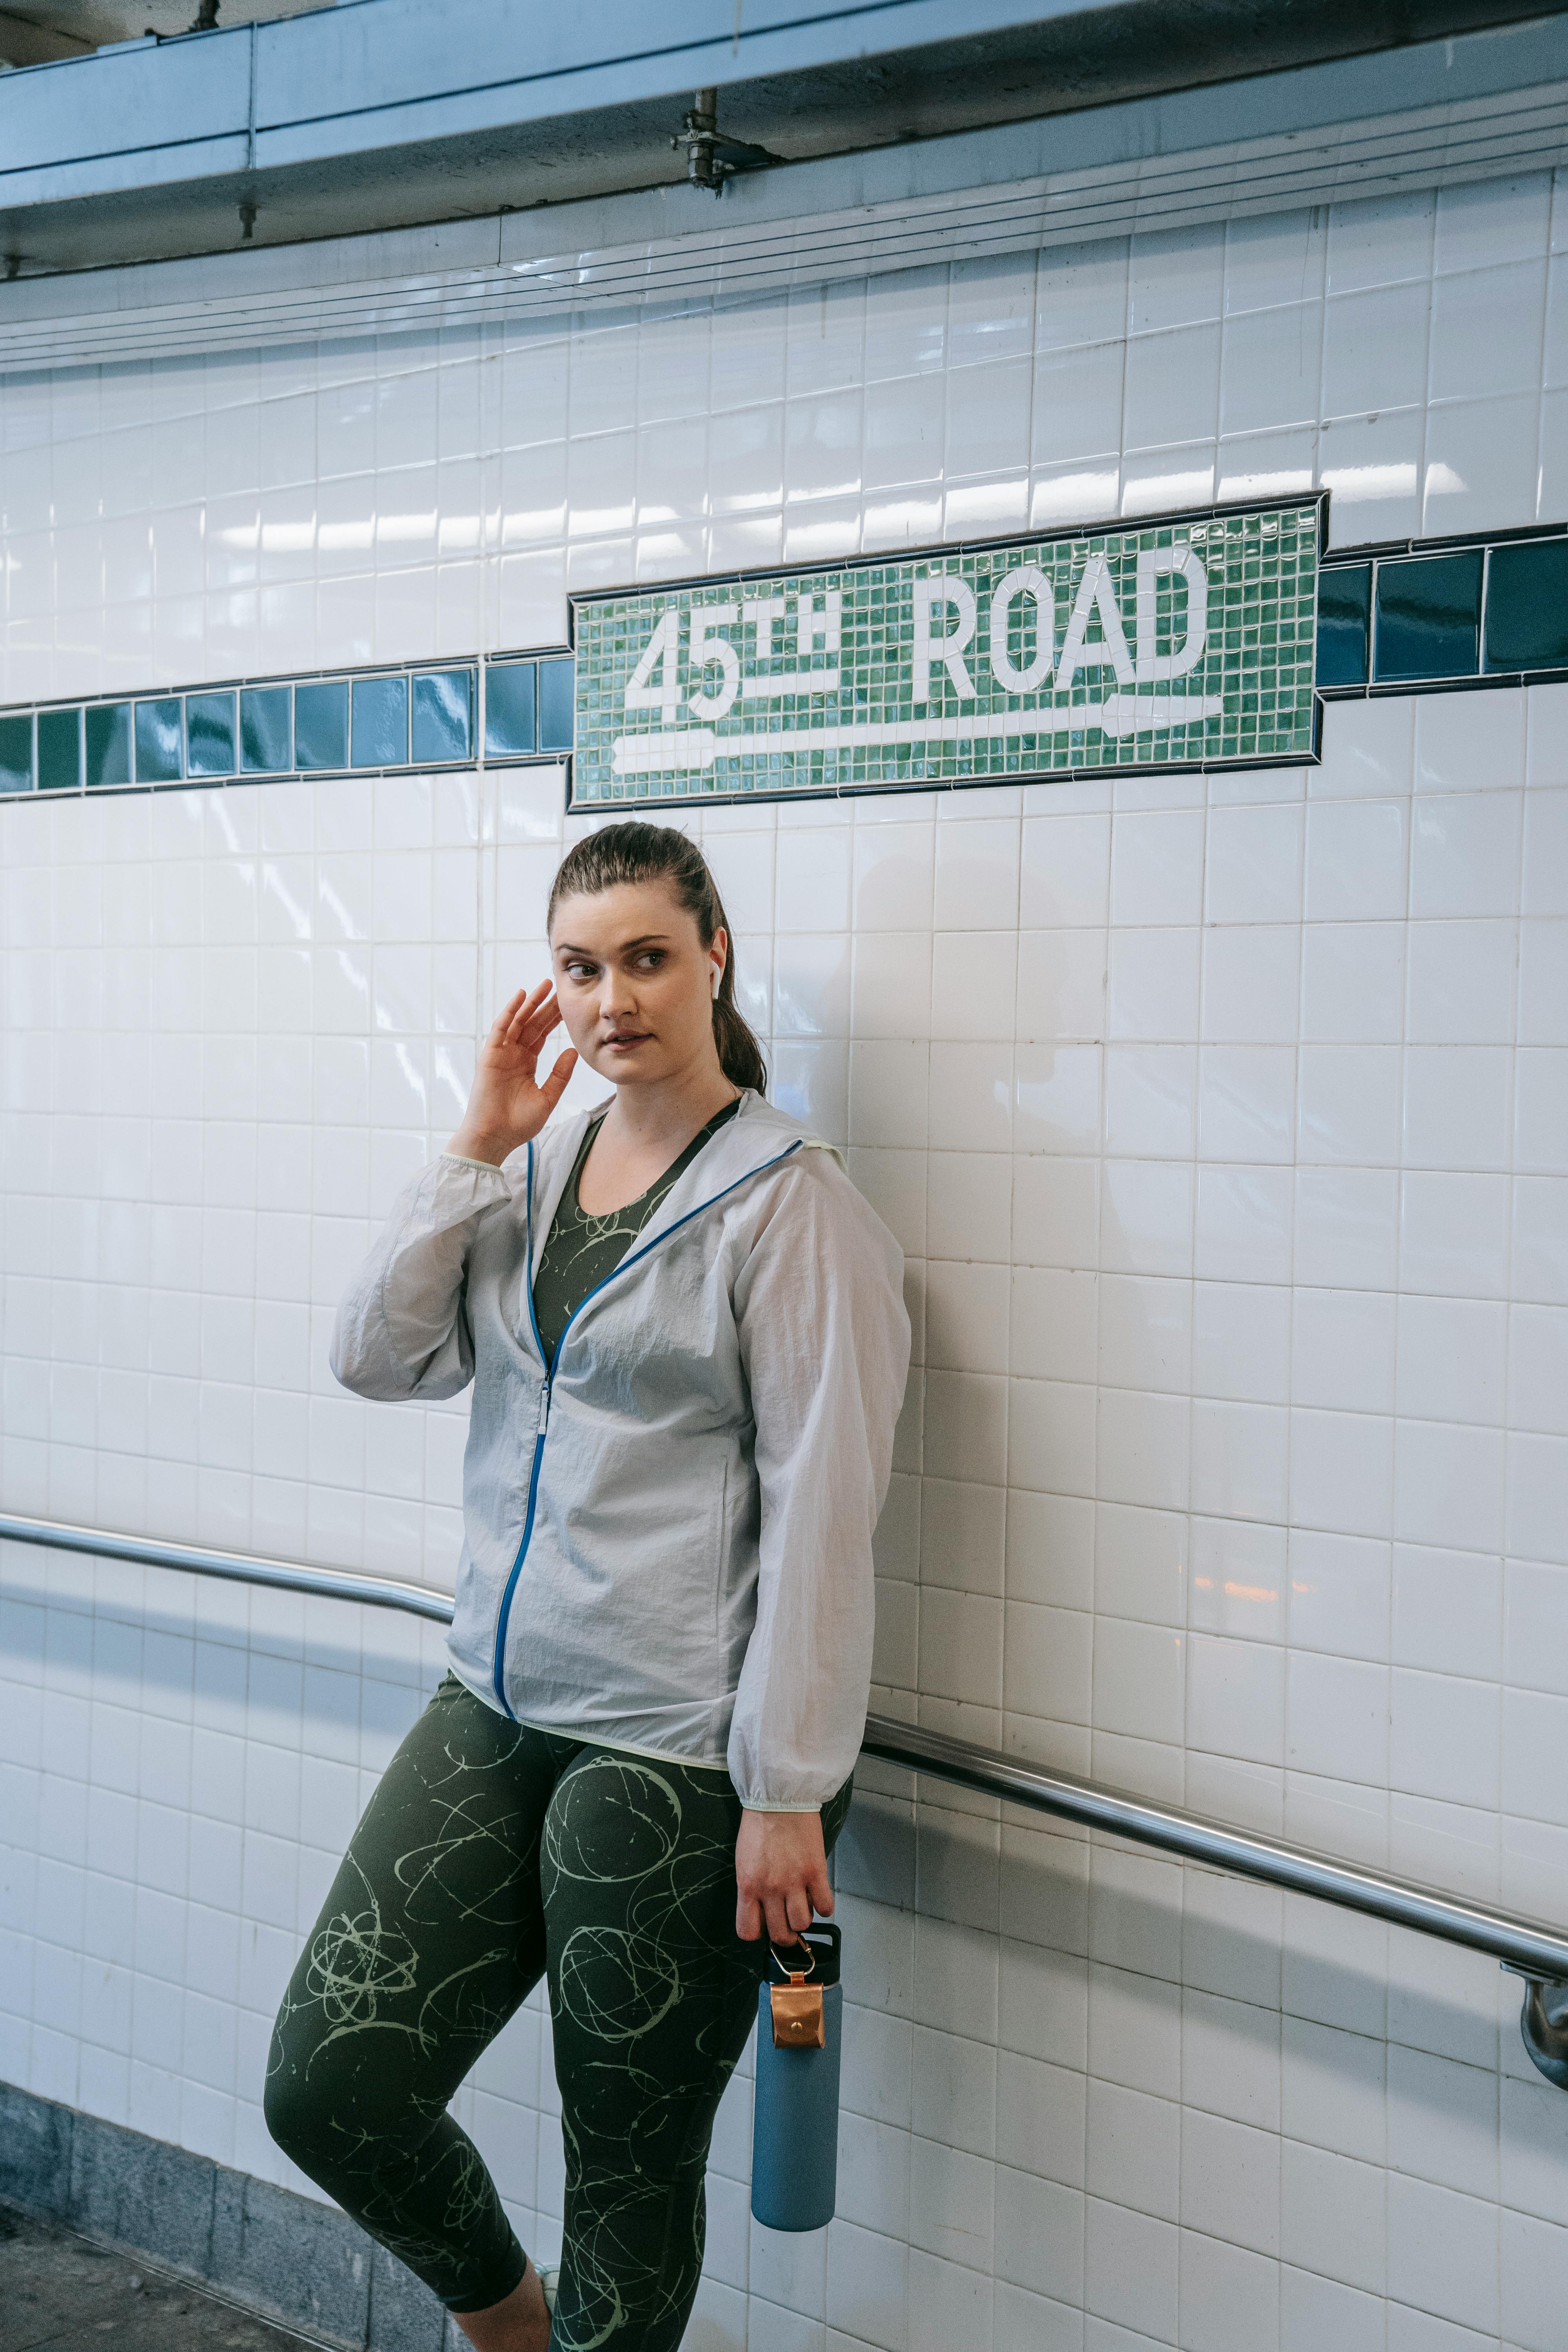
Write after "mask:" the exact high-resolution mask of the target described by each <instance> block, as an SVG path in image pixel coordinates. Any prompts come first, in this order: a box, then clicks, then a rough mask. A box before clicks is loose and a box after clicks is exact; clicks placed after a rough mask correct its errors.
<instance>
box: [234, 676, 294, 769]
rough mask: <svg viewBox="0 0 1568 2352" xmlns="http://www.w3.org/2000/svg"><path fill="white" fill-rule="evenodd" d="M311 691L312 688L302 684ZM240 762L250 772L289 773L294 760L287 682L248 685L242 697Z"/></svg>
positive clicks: (241, 766)
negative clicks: (290, 738)
mask: <svg viewBox="0 0 1568 2352" xmlns="http://www.w3.org/2000/svg"><path fill="white" fill-rule="evenodd" d="M300 691H301V692H302V693H308V692H309V691H310V689H309V688H301V689H300ZM239 764H240V769H241V771H242V772H243V773H244V774H246V775H247V776H279V775H285V774H287V772H288V771H289V769H290V768H291V767H292V766H293V764H294V749H293V745H292V744H291V742H290V741H289V689H288V688H287V687H286V686H247V688H245V690H244V692H243V693H242V694H241V696H240V698H239Z"/></svg>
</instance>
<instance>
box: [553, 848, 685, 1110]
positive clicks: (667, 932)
mask: <svg viewBox="0 0 1568 2352" xmlns="http://www.w3.org/2000/svg"><path fill="white" fill-rule="evenodd" d="M550 952H551V961H552V964H553V966H554V973H555V994H556V999H557V1001H558V1003H559V1004H560V1006H561V1014H562V1018H563V1021H564V1022H565V1024H566V1034H567V1035H568V1036H569V1037H570V1038H571V1040H572V1043H573V1044H574V1045H575V1047H576V1048H577V1051H578V1053H579V1054H580V1055H582V1057H583V1059H584V1061H585V1062H586V1063H587V1064H588V1065H589V1066H590V1067H591V1068H593V1069H595V1070H597V1071H598V1073H599V1076H601V1077H602V1078H608V1079H609V1080H610V1081H611V1083H612V1084H613V1085H615V1086H647V1085H650V1084H655V1083H658V1081H660V1080H663V1079H668V1078H672V1077H676V1076H683V1075H686V1074H688V1073H690V1072H692V1071H694V1070H700V1069H701V1068H703V1066H705V1064H706V1063H707V1062H708V1061H709V1060H714V1061H716V1060H717V1049H716V1047H715V1045H714V1043H713V978H714V974H715V973H719V972H722V971H723V969H724V960H725V958H726V956H727V955H728V953H729V941H728V940H726V939H725V937H724V934H723V932H722V931H715V932H714V934H713V940H712V945H711V946H710V947H706V948H705V947H704V946H703V944H702V941H701V939H700V936H699V933H698V929H697V923H696V919H695V918H694V917H692V916H690V915H689V914H688V913H687V912H686V909H685V908H683V907H682V906H681V905H680V904H679V902H678V900H677V899H676V898H675V895H674V893H673V892H672V891H671V890H670V888H669V887H668V884H666V883H664V882H621V883H617V884H616V887H615V888H614V889H612V890H599V891H595V893H594V894H593V896H592V897H579V898H563V899H562V901H561V903H560V905H559V906H558V907H557V908H556V909H555V920H554V923H553V925H552V929H551V937H550Z"/></svg>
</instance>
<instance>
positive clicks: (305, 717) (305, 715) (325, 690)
mask: <svg viewBox="0 0 1568 2352" xmlns="http://www.w3.org/2000/svg"><path fill="white" fill-rule="evenodd" d="M348 763H349V682H348V680H347V678H346V677H334V678H330V679H328V680H326V681H325V683H313V684H311V685H310V686H297V687H296V688H294V765H295V766H296V767H297V768H346V767H347V766H348Z"/></svg>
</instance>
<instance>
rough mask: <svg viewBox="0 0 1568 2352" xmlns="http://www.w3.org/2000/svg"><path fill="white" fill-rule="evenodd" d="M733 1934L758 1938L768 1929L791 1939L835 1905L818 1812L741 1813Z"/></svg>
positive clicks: (782, 1940)
mask: <svg viewBox="0 0 1568 2352" xmlns="http://www.w3.org/2000/svg"><path fill="white" fill-rule="evenodd" d="M735 1885H736V1887H737V1888H738V1890H739V1895H740V1900H739V1901H738V1902H737V1904H736V1906H735V1933H736V1935H737V1936H741V1937H744V1938H745V1940H746V1942H747V1943H749V1944H750V1943H755V1941H756V1939H757V1937H759V1936H761V1935H762V1934H763V1933H764V1931H765V1932H766V1934H767V1935H768V1936H770V1937H772V1939H773V1942H774V1943H775V1944H791V1943H793V1942H794V1941H795V1937H796V1936H798V1935H799V1933H800V1932H801V1930H802V1928H803V1927H810V1925H811V1923H812V1919H813V1917H814V1916H816V1914H817V1913H820V1914H821V1916H823V1917H824V1918H826V1917H827V1916H829V1915H830V1914H831V1912H832V1909H833V1889H832V1887H831V1886H830V1885H828V1883H827V1854H826V1850H825V1848H824V1846H823V1843H822V1816H821V1814H820V1813H753V1812H752V1811H750V1810H748V1811H745V1812H743V1813H742V1815H741V1834H740V1836H739V1837H738V1838H737V1839H736V1841H735Z"/></svg>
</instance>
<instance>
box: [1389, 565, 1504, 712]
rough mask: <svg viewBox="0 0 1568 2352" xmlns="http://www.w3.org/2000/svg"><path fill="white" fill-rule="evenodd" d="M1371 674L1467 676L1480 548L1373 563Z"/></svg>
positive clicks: (1473, 663)
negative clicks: (1374, 613)
mask: <svg viewBox="0 0 1568 2352" xmlns="http://www.w3.org/2000/svg"><path fill="white" fill-rule="evenodd" d="M1376 600H1377V620H1376V630H1375V635H1374V637H1373V665H1374V667H1373V675H1374V677H1375V678H1376V679H1377V681H1378V683H1379V684H1380V685H1383V684H1392V683H1394V682H1397V681H1399V680H1402V679H1412V680H1414V679H1417V678H1436V677H1474V676H1475V674H1476V670H1477V667H1478V666H1479V658H1480V639H1481V551H1480V549H1479V547H1471V548H1466V549H1465V550H1464V551H1463V552H1462V553H1460V554H1458V555H1420V556H1411V557H1402V558H1400V559H1398V560H1396V561H1394V562H1384V563H1380V564H1379V565H1378V567H1377V585H1376Z"/></svg>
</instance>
